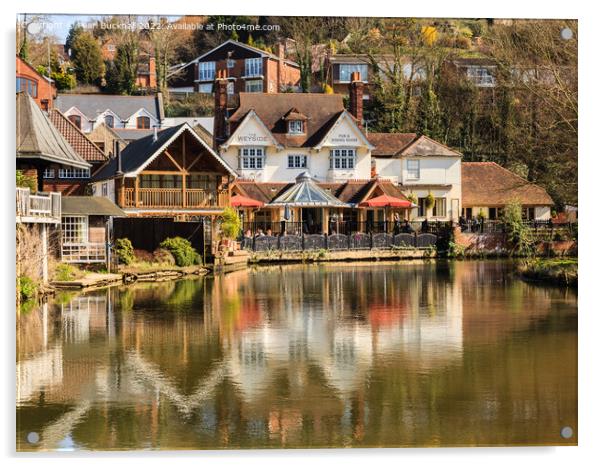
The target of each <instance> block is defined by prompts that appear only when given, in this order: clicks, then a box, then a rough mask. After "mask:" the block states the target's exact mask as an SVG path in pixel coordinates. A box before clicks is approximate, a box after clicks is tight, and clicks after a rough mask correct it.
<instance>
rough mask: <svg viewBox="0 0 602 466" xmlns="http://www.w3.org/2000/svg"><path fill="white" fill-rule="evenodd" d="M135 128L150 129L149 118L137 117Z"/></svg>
mask: <svg viewBox="0 0 602 466" xmlns="http://www.w3.org/2000/svg"><path fill="white" fill-rule="evenodd" d="M136 128H138V129H150V118H149V117H147V116H139V117H138V118H137V119H136Z"/></svg>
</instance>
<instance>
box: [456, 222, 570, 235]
mask: <svg viewBox="0 0 602 466" xmlns="http://www.w3.org/2000/svg"><path fill="white" fill-rule="evenodd" d="M522 223H523V225H525V226H526V227H528V228H530V229H531V231H532V232H533V233H535V234H540V233H541V234H548V233H553V232H567V233H569V234H572V232H573V230H574V228H575V225H576V224H575V223H571V222H563V223H558V222H553V221H551V220H524V221H523V222H522ZM459 226H460V230H461V231H462V232H463V233H479V234H485V233H505V232H506V226H505V224H504V222H503V221H502V220H489V219H482V220H467V221H460V222H459Z"/></svg>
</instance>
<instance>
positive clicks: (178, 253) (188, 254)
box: [159, 236, 201, 267]
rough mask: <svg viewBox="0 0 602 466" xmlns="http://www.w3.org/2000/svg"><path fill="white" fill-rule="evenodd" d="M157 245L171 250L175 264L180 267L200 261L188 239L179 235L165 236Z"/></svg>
mask: <svg viewBox="0 0 602 466" xmlns="http://www.w3.org/2000/svg"><path fill="white" fill-rule="evenodd" d="M159 246H160V247H161V248H163V249H167V250H168V251H169V252H171V254H172V255H173V257H174V259H175V261H176V265H178V266H180V267H186V266H189V265H194V264H200V263H201V256H200V255H199V253H198V252H196V250H195V249H194V248H193V247H192V245H191V244H190V241H188V240H186V239H184V238H181V237H179V236H176V237H175V238H167V239H166V240H165V241H163V242H162V243H161V244H160V245H159Z"/></svg>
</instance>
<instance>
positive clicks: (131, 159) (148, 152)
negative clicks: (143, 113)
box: [93, 123, 236, 181]
mask: <svg viewBox="0 0 602 466" xmlns="http://www.w3.org/2000/svg"><path fill="white" fill-rule="evenodd" d="M185 131H186V132H188V133H189V134H191V135H193V137H194V138H195V139H196V140H197V141H199V143H200V144H201V145H202V146H203V147H204V148H205V149H206V150H207V151H208V153H209V154H210V155H211V156H213V157H215V159H216V160H217V161H218V163H219V164H220V165H222V166H223V167H224V168H225V169H226V170H227V171H228V173H230V175H232V176H234V177H236V172H235V171H234V170H232V168H230V166H229V165H228V164H227V163H226V162H225V161H224V160H223V159H222V158H221V157H220V156H219V155H217V154H216V153H215V152H214V151H213V149H212V148H211V146H209V145H208V144H207V143H206V142H205V141H204V140H203V139H202V138H201V137H200V136H199V135H198V134H197V133H196V131H194V130H193V129H192V128H191V127H190V125H189V124H188V123H183V124H181V125H179V126H173V127H171V128H167V129H164V130H162V131H159V132H157V138H156V139H155V137H154V134H151V135H149V136H146V137H144V138H141V139H138V140H136V141H132V142H130V143H129V144H128V145H127V146H126V147H125V148H124V149H123V150H122V151H121V170H122V171H123V173H124V176H136V175H137V174H138V173H139V172H140V171H141V170H143V169H144V168H145V167H146V166H147V165H148V164H149V163H151V162H152V161H153V160H154V159H155V158H156V157H157V156H159V155H160V154H161V153H163V151H164V150H165V149H167V147H169V145H170V144H171V143H172V142H173V141H175V140H176V138H178V136H180V135H181V134H182V133H183V132H185ZM116 173H117V159H116V158H112V159H111V160H110V161H109V162H107V163H106V164H105V165H104V166H102V167H101V168H100V169H99V170H98V172H97V173H96V175H95V176H94V177H93V181H99V180H104V179H108V178H112V177H114V176H115V175H116Z"/></svg>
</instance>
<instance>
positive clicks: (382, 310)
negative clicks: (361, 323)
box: [369, 304, 407, 328]
mask: <svg viewBox="0 0 602 466" xmlns="http://www.w3.org/2000/svg"><path fill="white" fill-rule="evenodd" d="M369 312H370V315H369V318H370V323H371V324H372V325H373V326H375V327H377V328H379V327H390V326H392V325H394V324H398V323H399V322H401V321H403V320H404V318H405V316H406V313H407V309H406V308H405V306H403V305H401V304H394V305H385V304H373V305H372V306H370V311H369Z"/></svg>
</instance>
